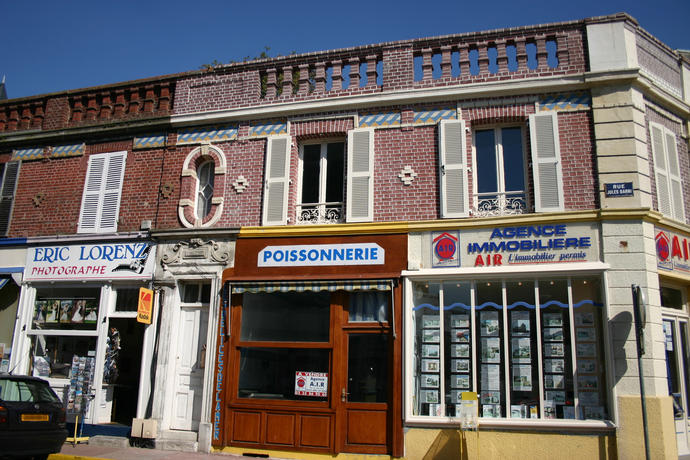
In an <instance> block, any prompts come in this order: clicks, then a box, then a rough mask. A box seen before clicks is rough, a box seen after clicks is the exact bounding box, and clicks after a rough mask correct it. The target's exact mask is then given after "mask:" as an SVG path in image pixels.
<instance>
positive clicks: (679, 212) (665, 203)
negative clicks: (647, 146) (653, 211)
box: [649, 123, 685, 222]
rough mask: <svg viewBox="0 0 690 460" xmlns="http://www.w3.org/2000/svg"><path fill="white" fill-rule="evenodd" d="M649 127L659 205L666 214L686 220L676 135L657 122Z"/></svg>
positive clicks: (660, 209)
mask: <svg viewBox="0 0 690 460" xmlns="http://www.w3.org/2000/svg"><path fill="white" fill-rule="evenodd" d="M649 129H650V131H651V136H652V151H653V154H654V173H655V178H656V197H657V206H658V208H659V211H660V212H661V213H662V214H664V215H665V216H668V217H671V218H673V219H676V220H679V221H682V222H685V209H684V206H685V201H684V200H683V182H682V180H681V175H680V163H679V160H678V149H677V148H676V135H675V134H674V133H673V132H672V131H671V130H670V129H668V128H666V127H664V126H661V125H659V124H657V123H650V128H649Z"/></svg>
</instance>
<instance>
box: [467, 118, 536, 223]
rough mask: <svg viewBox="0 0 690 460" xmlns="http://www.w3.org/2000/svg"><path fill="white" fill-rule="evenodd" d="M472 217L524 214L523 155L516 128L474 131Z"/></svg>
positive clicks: (522, 145)
mask: <svg viewBox="0 0 690 460" xmlns="http://www.w3.org/2000/svg"><path fill="white" fill-rule="evenodd" d="M474 153H475V193H474V210H473V214H475V215H506V214H523V213H525V212H526V211H527V198H526V193H525V182H526V181H525V152H524V143H523V133H522V128H520V127H518V126H513V127H502V128H492V129H478V130H476V131H475V132H474Z"/></svg>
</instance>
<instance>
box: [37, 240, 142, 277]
mask: <svg viewBox="0 0 690 460" xmlns="http://www.w3.org/2000/svg"><path fill="white" fill-rule="evenodd" d="M153 248H154V246H153V245H152V244H151V243H148V242H130V243H104V244H83V245H70V246H40V247H35V248H29V250H28V251H27V257H26V269H25V270H24V279H25V280H27V281H41V280H67V279H72V280H73V279H79V280H84V279H131V278H135V279H142V278H150V277H151V276H152V275H153V267H154V259H155V255H154V254H153V252H155V251H153Z"/></svg>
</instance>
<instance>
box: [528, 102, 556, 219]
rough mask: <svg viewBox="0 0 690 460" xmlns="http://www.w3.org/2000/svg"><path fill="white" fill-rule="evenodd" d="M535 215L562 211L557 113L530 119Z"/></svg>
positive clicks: (533, 116) (541, 114)
mask: <svg viewBox="0 0 690 460" xmlns="http://www.w3.org/2000/svg"><path fill="white" fill-rule="evenodd" d="M529 125H530V138H531V144H532V168H533V171H532V173H533V174H532V175H533V177H534V201H535V203H534V209H535V211H536V212H550V211H563V209H564V204H563V201H564V200H563V171H562V166H561V148H560V141H559V139H558V114H557V112H540V113H539V114H533V115H530V116H529Z"/></svg>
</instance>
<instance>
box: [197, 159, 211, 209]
mask: <svg viewBox="0 0 690 460" xmlns="http://www.w3.org/2000/svg"><path fill="white" fill-rule="evenodd" d="M214 173H215V164H214V163H213V161H212V160H207V161H204V162H203V163H201V164H200V165H199V167H198V168H197V171H196V174H197V177H198V180H197V194H196V197H197V198H196V199H197V202H196V216H197V218H199V219H203V218H204V217H206V216H207V215H208V213H210V212H211V199H212V198H213V178H214Z"/></svg>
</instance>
